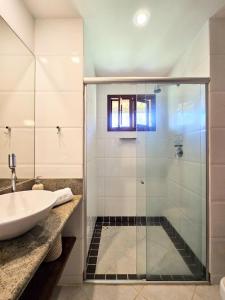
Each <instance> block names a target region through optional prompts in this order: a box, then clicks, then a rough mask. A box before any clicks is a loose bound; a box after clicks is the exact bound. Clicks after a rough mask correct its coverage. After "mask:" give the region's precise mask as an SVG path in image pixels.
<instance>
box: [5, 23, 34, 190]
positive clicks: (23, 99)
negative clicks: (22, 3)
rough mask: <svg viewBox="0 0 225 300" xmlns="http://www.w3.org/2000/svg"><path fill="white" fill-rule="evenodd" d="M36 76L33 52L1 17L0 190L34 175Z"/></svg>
mask: <svg viewBox="0 0 225 300" xmlns="http://www.w3.org/2000/svg"><path fill="white" fill-rule="evenodd" d="M34 76H35V57H34V55H33V53H32V52H31V51H30V50H29V49H28V48H27V47H26V45H25V44H24V43H23V42H22V41H21V39H20V38H19V37H18V36H17V35H16V34H15V33H14V32H13V30H12V29H11V28H10V27H9V26H8V24H7V23H6V22H5V21H4V20H3V19H2V18H0V189H3V188H5V187H8V186H12V183H13V180H14V183H15V181H16V183H17V182H21V181H25V180H28V179H33V178H34V84H35V80H34ZM9 155H10V156H9Z"/></svg>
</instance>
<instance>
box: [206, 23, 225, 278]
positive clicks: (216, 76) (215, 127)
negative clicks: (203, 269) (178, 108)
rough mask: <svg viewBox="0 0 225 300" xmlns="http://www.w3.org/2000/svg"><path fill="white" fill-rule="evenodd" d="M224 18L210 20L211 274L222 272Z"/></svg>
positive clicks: (224, 227) (224, 265)
mask: <svg viewBox="0 0 225 300" xmlns="http://www.w3.org/2000/svg"><path fill="white" fill-rule="evenodd" d="M224 36H225V19H211V21H210V69H211V71H210V76H211V85H210V123H209V126H210V186H211V189H210V200H211V227H210V229H211V235H210V245H211V261H210V262H211V266H210V268H211V278H212V281H213V282H218V280H219V279H220V278H221V277H223V276H224V275H225V184H224V183H225V142H224V141H225V79H224V78H225V40H224Z"/></svg>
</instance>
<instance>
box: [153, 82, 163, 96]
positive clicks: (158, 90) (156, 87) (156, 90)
mask: <svg viewBox="0 0 225 300" xmlns="http://www.w3.org/2000/svg"><path fill="white" fill-rule="evenodd" d="M161 91H162V89H161V88H160V86H159V85H158V84H156V86H155V88H154V93H155V94H159V93H161Z"/></svg>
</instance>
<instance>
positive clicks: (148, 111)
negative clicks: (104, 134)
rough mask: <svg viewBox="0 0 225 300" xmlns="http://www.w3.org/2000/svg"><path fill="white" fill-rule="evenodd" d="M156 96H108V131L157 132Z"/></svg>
mask: <svg viewBox="0 0 225 300" xmlns="http://www.w3.org/2000/svg"><path fill="white" fill-rule="evenodd" d="M155 113H156V100H155V95H108V131H135V130H136V129H137V130H139V131H155V130H156V119H155Z"/></svg>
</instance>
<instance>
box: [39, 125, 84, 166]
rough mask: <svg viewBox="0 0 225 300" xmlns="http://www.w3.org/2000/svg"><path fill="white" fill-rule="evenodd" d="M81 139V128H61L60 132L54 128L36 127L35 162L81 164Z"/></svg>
mask: <svg viewBox="0 0 225 300" xmlns="http://www.w3.org/2000/svg"><path fill="white" fill-rule="evenodd" d="M82 139H83V132H82V128H62V130H61V133H60V134H57V131H56V128H37V129H36V161H37V164H47V165H50V164H58V165H59V164H62V165H71V164H74V165H75V164H78V165H79V164H82V159H83V144H82Z"/></svg>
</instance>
